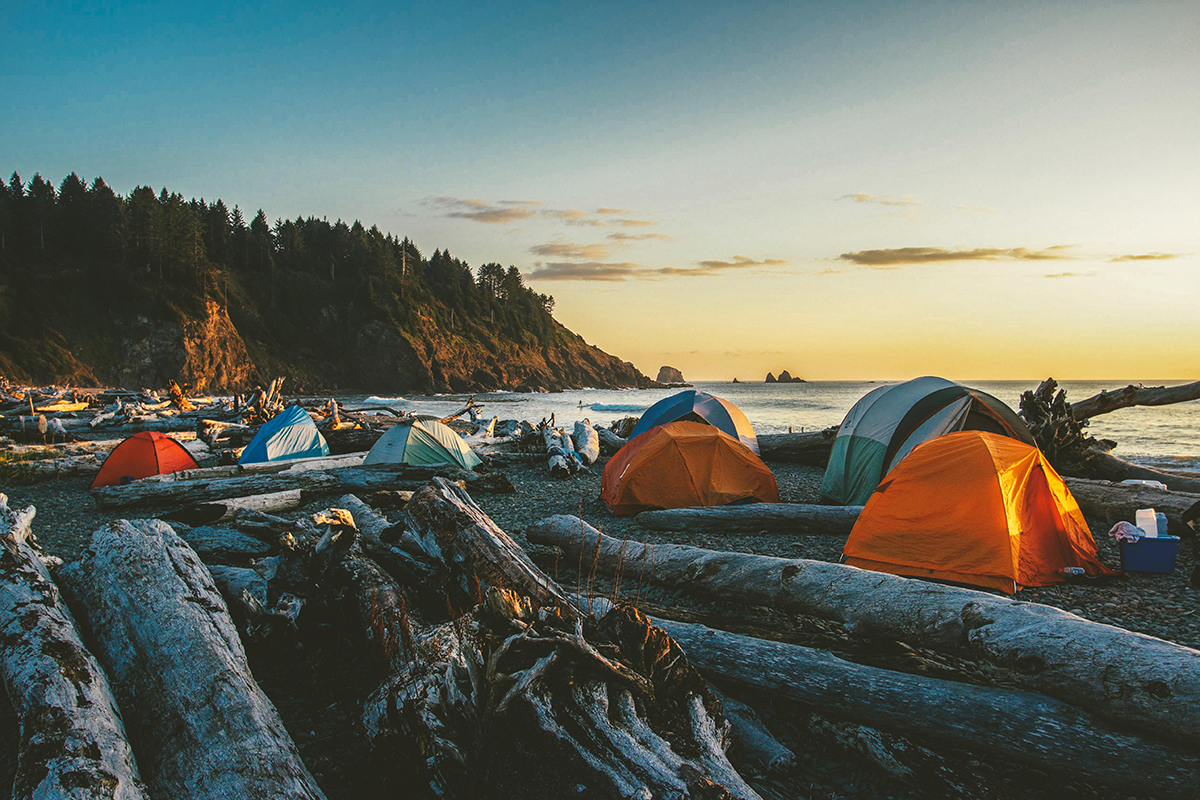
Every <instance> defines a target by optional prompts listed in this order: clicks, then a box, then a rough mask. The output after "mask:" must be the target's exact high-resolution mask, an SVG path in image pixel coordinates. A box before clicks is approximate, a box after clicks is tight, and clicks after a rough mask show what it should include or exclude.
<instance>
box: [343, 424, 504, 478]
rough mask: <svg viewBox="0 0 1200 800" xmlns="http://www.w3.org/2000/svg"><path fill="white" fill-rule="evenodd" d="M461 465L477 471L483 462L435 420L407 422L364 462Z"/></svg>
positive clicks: (394, 429) (385, 437)
mask: <svg viewBox="0 0 1200 800" xmlns="http://www.w3.org/2000/svg"><path fill="white" fill-rule="evenodd" d="M400 463H404V464H458V465H459V466H460V467H462V468H463V469H474V468H475V467H477V466H478V465H479V464H481V463H483V460H482V459H481V458H480V457H479V456H477V455H475V453H474V452H472V451H471V448H470V447H468V446H467V443H466V442H464V441H463V440H462V437H461V436H459V435H458V434H457V433H455V432H454V430H453V429H452V428H450V427H449V426H447V425H443V424H442V423H440V422H438V421H437V420H435V419H418V420H412V421H408V420H406V421H404V422H401V423H400V424H398V425H395V426H393V427H392V429H391V430H389V431H388V432H387V433H385V434H384V435H383V436H381V437H380V439H379V441H377V442H375V446H374V447H372V448H371V452H369V453H367V457H366V458H365V459H364V460H363V464H364V465H369V464H400Z"/></svg>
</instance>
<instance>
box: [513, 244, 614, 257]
mask: <svg viewBox="0 0 1200 800" xmlns="http://www.w3.org/2000/svg"><path fill="white" fill-rule="evenodd" d="M529 251H530V252H531V253H533V254H535V255H539V256H545V257H547V258H569V259H579V260H584V261H600V260H602V259H605V258H608V248H607V247H605V246H604V245H602V244H576V243H575V242H548V243H546V244H539V245H534V246H533V247H531V248H529Z"/></svg>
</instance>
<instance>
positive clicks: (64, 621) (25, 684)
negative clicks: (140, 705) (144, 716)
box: [0, 494, 146, 800]
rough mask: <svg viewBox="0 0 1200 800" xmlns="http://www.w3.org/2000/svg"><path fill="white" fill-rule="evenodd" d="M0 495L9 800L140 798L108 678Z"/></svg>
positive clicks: (1, 655)
mask: <svg viewBox="0 0 1200 800" xmlns="http://www.w3.org/2000/svg"><path fill="white" fill-rule="evenodd" d="M33 516H34V509H33V507H32V506H30V507H28V508H26V509H24V510H23V511H14V510H12V509H10V508H9V507H8V498H7V497H6V496H5V495H3V494H0V642H2V644H3V646H2V647H0V671H2V672H3V678H4V687H5V689H6V690H7V692H8V697H9V699H10V700H11V701H12V704H13V709H14V711H15V712H16V715H17V719H18V721H19V723H20V740H19V743H18V745H17V768H16V780H15V783H14V785H13V786H12V787H11V788H12V796H13V797H14V798H42V797H45V798H57V797H62V798H78V799H79V800H85V798H86V799H89V800H90V799H91V798H95V799H96V800H99V799H100V798H109V799H110V800H140V799H141V798H144V797H146V793H145V787H144V786H143V785H142V782H141V778H140V777H139V776H138V770H137V765H136V764H135V763H134V757H133V752H132V750H131V749H130V747H129V742H128V740H127V739H126V736H125V727H124V725H123V724H122V722H121V714H120V712H119V710H118V708H117V703H116V700H115V699H114V697H113V693H112V689H111V688H110V687H109V684H108V679H107V678H106V677H105V675H104V672H103V671H102V670H101V669H100V665H99V664H97V663H96V659H95V658H93V657H92V654H91V653H89V652H88V650H87V648H86V647H84V645H83V642H82V641H81V640H80V638H79V632H78V631H77V630H76V628H75V621H74V619H73V618H72V616H71V613H70V611H68V610H67V607H66V605H65V604H64V603H63V602H62V601H61V599H60V597H59V593H58V588H57V587H56V586H55V584H54V582H53V581H52V580H51V578H50V574H49V572H48V571H47V570H46V567H45V565H44V564H43V563H42V560H41V558H40V556H39V553H38V552H37V551H36V550H35V549H34V547H35V546H34V545H33V543H32V536H31V532H30V523H31V522H32V520H33Z"/></svg>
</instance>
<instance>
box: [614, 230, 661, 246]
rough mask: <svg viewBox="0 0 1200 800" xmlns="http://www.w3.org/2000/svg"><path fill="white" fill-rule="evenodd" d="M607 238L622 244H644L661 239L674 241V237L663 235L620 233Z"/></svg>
mask: <svg viewBox="0 0 1200 800" xmlns="http://www.w3.org/2000/svg"><path fill="white" fill-rule="evenodd" d="M608 238H609V239H612V240H613V241H614V242H620V243H623V244H624V243H627V242H645V241H648V240H650V239H661V240H663V241H664V242H673V241H675V237H674V236H667V235H666V234H665V233H622V232H621V231H617V232H616V233H610V234H609V235H608Z"/></svg>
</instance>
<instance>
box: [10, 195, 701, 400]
mask: <svg viewBox="0 0 1200 800" xmlns="http://www.w3.org/2000/svg"><path fill="white" fill-rule="evenodd" d="M246 216H249V217H250V219H249V220H247V219H246ZM246 216H243V214H242V211H241V209H239V208H238V207H237V206H236V205H235V206H233V207H232V208H230V207H229V206H227V205H226V204H225V203H224V202H223V201H222V200H219V199H216V200H212V201H205V200H196V199H192V200H188V199H186V198H184V197H183V196H182V195H181V194H178V193H174V192H169V191H168V190H167V189H162V190H161V191H155V190H154V189H151V188H150V187H148V186H139V187H137V188H136V189H134V190H133V191H132V192H130V193H129V194H128V195H120V194H117V193H116V192H114V191H113V190H112V189H111V188H109V186H108V184H106V183H105V182H104V180H103V179H102V178H96V179H95V180H93V181H91V182H87V181H84V180H83V179H81V178H80V177H79V176H77V175H76V174H75V173H71V174H70V175H68V176H67V177H66V178H64V179H63V181H62V183H61V184H60V185H59V186H57V187H55V186H54V185H53V184H51V183H50V182H48V181H47V180H45V179H44V178H42V176H41V175H35V176H34V177H33V178H32V180H29V181H24V180H22V179H21V177H20V176H19V175H17V174H16V173H13V176H12V178H11V179H10V180H9V181H8V183H7V184H4V183H3V182H0V234H3V235H2V236H0V376H2V377H6V378H9V379H11V380H17V381H22V382H36V383H40V384H45V383H70V384H74V385H77V386H78V385H83V386H96V385H108V386H114V385H115V386H127V387H131V388H137V387H142V386H149V387H163V386H166V384H167V381H168V380H175V381H177V382H179V383H181V384H184V385H185V386H186V387H187V388H189V389H192V390H195V391H201V392H203V391H227V390H239V391H240V390H242V389H245V388H249V387H252V386H254V385H255V384H256V383H258V384H261V385H266V383H267V382H268V381H270V380H271V379H272V378H275V377H278V376H282V377H286V378H287V379H288V386H289V387H291V388H292V389H293V390H295V391H298V392H304V391H309V392H315V391H318V390H322V389H342V390H347V389H358V390H361V391H367V392H377V393H401V392H413V393H431V392H474V391H488V390H493V389H507V390H515V391H560V390H562V389H570V388H582V387H585V386H592V387H603V388H624V387H635V386H636V387H640V388H648V387H651V386H655V385H656V384H655V383H654V382H653V381H651V380H650V379H649V378H648V377H647V376H645V375H643V374H642V373H641V372H639V371H638V370H637V369H636V368H635V367H634V366H633V364H630V363H629V362H627V361H623V360H621V359H619V358H617V357H615V356H612V355H609V354H608V353H605V352H603V351H601V350H600V349H599V348H597V347H594V346H592V345H589V344H588V343H587V342H585V341H584V340H583V339H582V338H581V337H580V336H578V335H577V334H575V333H572V332H571V331H569V330H567V329H566V328H565V327H563V325H562V324H560V323H559V322H558V321H557V320H556V319H554V316H553V311H554V298H553V297H550V296H549V295H544V294H539V293H538V292H536V291H534V290H533V289H531V288H530V287H528V286H526V285H525V281H524V278H523V276H522V275H521V272H520V270H518V269H517V268H516V267H515V266H509V267H504V266H501V265H500V264H498V263H488V264H480V265H475V266H474V267H472V266H471V265H468V264H466V263H465V262H463V261H461V260H459V259H457V258H454V257H453V256H451V255H450V253H449V252H448V251H446V250H434V251H433V253H432V255H426V254H423V253H422V252H421V251H420V250H419V249H417V246H416V245H415V244H414V243H413V242H412V241H411V240H409V239H408V238H402V237H399V236H395V235H393V234H388V233H384V232H383V231H381V230H379V228H378V227H376V226H364V225H363V224H362V223H360V222H357V221H356V222H354V223H353V224H348V223H346V222H343V221H342V220H337V221H336V222H330V221H328V220H326V219H323V218H317V217H311V216H310V217H307V218H305V217H296V218H295V219H293V220H276V221H275V222H274V223H271V222H269V221H268V220H267V217H266V214H265V213H264V212H263V211H261V210H260V211H258V212H257V214H253V213H251V214H247V215H246ZM676 374H678V373H676Z"/></svg>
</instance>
